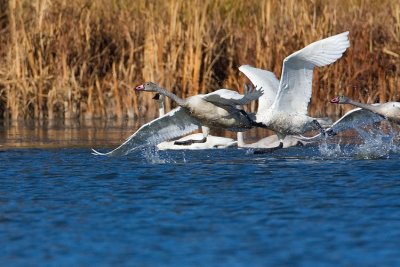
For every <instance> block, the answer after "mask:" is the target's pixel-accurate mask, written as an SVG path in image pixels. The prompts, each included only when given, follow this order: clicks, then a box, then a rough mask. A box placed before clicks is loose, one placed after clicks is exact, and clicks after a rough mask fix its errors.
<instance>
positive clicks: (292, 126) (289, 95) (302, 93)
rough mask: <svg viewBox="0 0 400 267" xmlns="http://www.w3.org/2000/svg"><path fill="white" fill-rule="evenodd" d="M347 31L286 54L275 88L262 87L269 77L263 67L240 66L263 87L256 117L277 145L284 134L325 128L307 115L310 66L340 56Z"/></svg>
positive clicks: (327, 63) (345, 46) (311, 72)
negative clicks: (270, 133)
mask: <svg viewBox="0 0 400 267" xmlns="http://www.w3.org/2000/svg"><path fill="white" fill-rule="evenodd" d="M348 34H349V32H344V33H341V34H338V35H334V36H331V37H328V38H325V39H322V40H320V41H317V42H314V43H311V44H309V45H308V46H306V47H304V48H303V49H301V50H299V51H297V52H295V53H293V54H291V55H290V56H288V57H286V58H285V60H284V61H283V67H282V75H281V80H280V81H279V87H278V90H277V91H275V92H274V91H271V90H267V89H265V88H268V86H267V85H266V84H265V81H266V80H268V79H267V78H265V75H266V74H265V71H263V70H260V69H256V68H253V67H251V66H248V65H244V66H241V67H240V68H239V70H240V71H242V72H243V73H244V74H245V75H246V76H247V77H248V78H249V79H250V81H251V82H252V83H253V85H254V86H256V87H263V89H264V96H262V97H261V98H260V101H263V108H262V109H261V110H258V112H257V114H256V121H257V122H258V123H261V124H263V125H264V126H265V127H266V128H268V129H270V130H273V131H274V132H276V134H277V135H278V138H279V140H280V143H282V144H280V147H283V140H284V138H285V136H286V135H301V134H303V133H305V132H307V131H310V130H319V131H320V132H321V133H323V132H324V130H323V128H322V126H321V124H320V123H319V122H318V120H317V119H316V118H312V117H309V116H307V109H308V103H309V102H310V99H311V94H312V77H313V69H314V67H316V66H317V67H322V66H326V65H329V64H331V63H334V62H335V61H336V60H338V59H339V58H341V57H342V55H343V53H344V52H345V51H346V49H347V48H348V47H349V46H350V42H349V39H348ZM269 76H270V75H269ZM275 83H276V82H275ZM264 87H265V88H264ZM264 97H265V99H264ZM263 99H264V100H263Z"/></svg>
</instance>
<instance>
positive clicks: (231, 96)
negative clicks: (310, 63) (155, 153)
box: [92, 82, 263, 156]
mask: <svg viewBox="0 0 400 267" xmlns="http://www.w3.org/2000/svg"><path fill="white" fill-rule="evenodd" d="M135 90H136V91H146V92H156V93H159V94H162V95H164V96H166V97H169V98H171V99H172V100H173V101H174V102H176V103H177V104H178V105H179V107H178V108H175V109H173V110H171V111H170V112H168V113H167V114H165V115H164V116H162V117H160V118H157V119H155V120H153V121H151V122H149V123H146V124H145V125H143V126H142V127H140V128H139V130H137V131H136V132H135V133H134V134H132V135H131V136H130V137H129V138H128V139H127V140H126V141H125V142H124V143H123V144H122V145H120V146H119V147H117V148H116V149H114V150H112V151H110V152H107V153H100V152H98V151H96V150H94V149H92V150H93V154H95V155H108V156H111V155H112V156H114V155H125V154H127V153H129V152H130V151H132V150H135V149H138V148H141V147H147V146H153V145H157V144H159V143H161V142H163V141H166V140H170V139H173V138H176V137H179V136H182V135H185V134H188V133H190V132H193V131H194V130H197V129H198V128H199V127H200V126H206V127H209V128H213V127H214V128H221V129H225V130H230V131H235V132H240V131H245V130H248V129H250V128H253V127H263V125H261V124H260V123H257V122H255V121H254V119H253V118H252V117H251V115H250V114H247V113H246V112H245V111H244V110H242V109H239V108H237V106H242V105H245V104H247V103H249V102H251V101H254V100H257V99H258V98H259V97H260V96H261V95H262V91H261V90H252V91H250V92H248V93H246V94H245V95H241V94H239V93H238V92H235V91H231V90H227V89H220V90H217V91H215V92H212V93H209V94H205V95H194V96H191V97H188V98H186V99H182V98H179V97H178V96H176V95H175V94H173V93H171V92H169V91H167V90H165V89H164V88H161V87H160V86H159V85H157V84H155V83H152V82H147V83H144V84H142V85H139V86H137V87H136V88H135Z"/></svg>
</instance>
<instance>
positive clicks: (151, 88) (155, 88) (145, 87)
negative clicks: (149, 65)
mask: <svg viewBox="0 0 400 267" xmlns="http://www.w3.org/2000/svg"><path fill="white" fill-rule="evenodd" d="M159 89H160V86H159V85H158V84H156V83H152V82H147V83H144V84H141V85H138V86H136V87H135V90H136V91H146V92H159Z"/></svg>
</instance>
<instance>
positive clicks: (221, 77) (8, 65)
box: [0, 0, 400, 121]
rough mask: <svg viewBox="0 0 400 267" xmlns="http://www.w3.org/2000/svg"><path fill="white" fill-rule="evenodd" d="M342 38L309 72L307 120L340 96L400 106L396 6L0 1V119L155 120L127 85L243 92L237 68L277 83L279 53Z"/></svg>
mask: <svg viewBox="0 0 400 267" xmlns="http://www.w3.org/2000/svg"><path fill="white" fill-rule="evenodd" d="M347 30H349V31H350V39H351V48H350V49H349V50H348V52H346V54H345V56H344V57H343V58H342V59H341V60H339V61H338V62H337V63H336V64H334V65H332V66H329V67H325V68H320V69H317V70H316V71H315V77H314V84H313V88H314V89H313V97H312V101H311V108H310V113H311V114H312V115H315V116H326V115H331V116H338V115H339V114H342V113H343V112H344V111H345V109H346V110H347V109H348V108H347V107H343V106H336V105H328V104H327V101H328V100H329V99H330V98H332V97H333V96H335V95H337V94H339V93H344V94H347V95H349V96H351V97H353V98H355V99H357V100H360V101H365V102H376V101H388V100H400V94H399V93H400V3H399V2H398V0H383V1H372V0H371V1H368V0H335V1H324V0H314V1H305V0H301V1H298V0H288V1H278V0H270V1H268V0H265V1H259V0H238V1H232V0H202V1H200V0H189V1H187V0H166V1H157V0H149V1H146V0H131V1H129V0H112V1H109V0H98V1H88V0H69V1H66V0H0V33H1V34H0V59H1V60H0V119H3V120H6V121H7V120H20V119H32V118H34V119H48V120H53V119H73V118H81V119H92V118H119V119H121V118H135V117H138V116H145V115H147V116H155V114H156V108H155V107H154V103H153V102H152V100H151V96H150V95H149V94H140V95H136V94H135V93H134V92H133V90H132V88H133V86H134V85H137V84H139V83H142V82H144V81H155V82H157V83H160V84H161V85H163V86H165V87H166V88H168V89H171V90H173V91H174V92H175V93H177V94H178V95H180V96H182V97H186V96H188V95H193V94H197V93H207V92H210V91H213V90H215V89H218V88H220V87H225V88H232V89H234V90H239V91H241V90H242V84H243V82H244V81H245V78H244V76H243V75H241V74H240V73H239V72H238V70H237V68H238V67H239V66H240V65H242V64H252V65H254V66H257V67H260V68H265V69H269V70H272V71H273V72H274V73H275V74H277V75H278V77H279V75H280V71H281V64H282V60H283V59H284V58H285V57H286V56H287V55H289V54H290V53H292V52H294V51H296V50H298V49H300V48H302V47H303V46H304V45H306V44H308V43H310V42H313V41H315V40H318V39H321V38H324V37H327V36H330V35H333V34H337V33H340V32H343V31H347ZM171 105H172V104H171V103H168V104H167V108H171Z"/></svg>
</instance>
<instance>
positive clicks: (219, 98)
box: [203, 88, 263, 106]
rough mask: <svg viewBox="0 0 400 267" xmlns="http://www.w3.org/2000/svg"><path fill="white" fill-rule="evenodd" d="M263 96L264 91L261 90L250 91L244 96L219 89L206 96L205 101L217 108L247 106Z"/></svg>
mask: <svg viewBox="0 0 400 267" xmlns="http://www.w3.org/2000/svg"><path fill="white" fill-rule="evenodd" d="M262 95H263V91H262V90H261V88H260V89H254V90H250V91H249V92H247V93H245V94H244V95H241V94H239V93H238V92H235V91H232V90H228V89H219V90H217V91H215V92H212V93H209V94H206V95H205V96H204V97H203V99H204V100H206V101H208V102H211V103H213V104H215V105H217V106H220V105H224V106H237V105H246V104H247V103H249V102H251V101H254V100H257V99H258V98H259V97H260V96H262Z"/></svg>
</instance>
